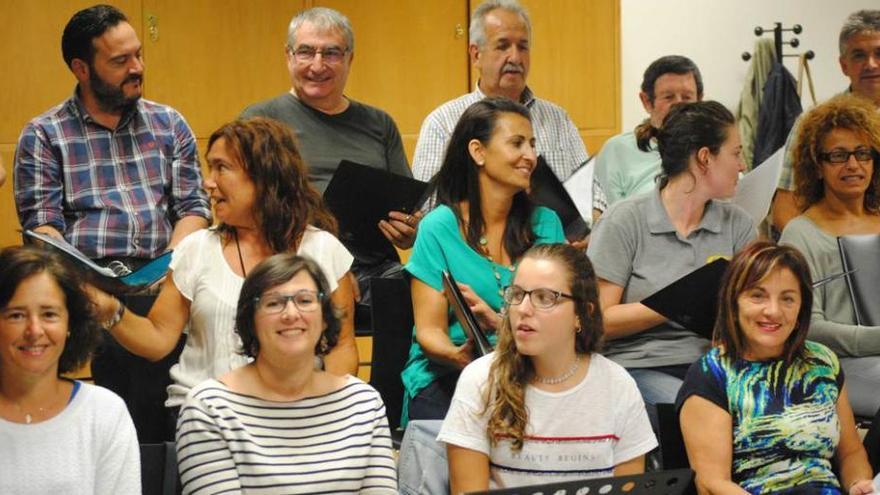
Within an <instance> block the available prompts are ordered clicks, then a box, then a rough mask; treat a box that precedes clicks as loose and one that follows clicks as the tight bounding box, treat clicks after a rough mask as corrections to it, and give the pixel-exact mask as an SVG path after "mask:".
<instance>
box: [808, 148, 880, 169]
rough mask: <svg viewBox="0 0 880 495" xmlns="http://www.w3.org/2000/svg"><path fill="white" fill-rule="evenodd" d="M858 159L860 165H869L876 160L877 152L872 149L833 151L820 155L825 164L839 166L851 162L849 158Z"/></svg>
mask: <svg viewBox="0 0 880 495" xmlns="http://www.w3.org/2000/svg"><path fill="white" fill-rule="evenodd" d="M851 156H854V157H856V161H858V162H860V163H867V162H869V161H871V160H873V159H874V157H875V156H876V152H875V151H874V150H872V149H871V148H858V149H854V150H852V151H849V150H833V151H823V152H821V153H819V159H820V160H822V161H823V162H828V163H833V164H835V165H839V164H841V163H846V162H848V161H849V157H851Z"/></svg>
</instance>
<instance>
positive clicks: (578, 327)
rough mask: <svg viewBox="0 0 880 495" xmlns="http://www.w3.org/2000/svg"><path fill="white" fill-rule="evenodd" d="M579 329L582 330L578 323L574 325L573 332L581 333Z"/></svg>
mask: <svg viewBox="0 0 880 495" xmlns="http://www.w3.org/2000/svg"><path fill="white" fill-rule="evenodd" d="M581 330H583V328H581V326H580V325H578V326H577V327H575V329H574V333H581Z"/></svg>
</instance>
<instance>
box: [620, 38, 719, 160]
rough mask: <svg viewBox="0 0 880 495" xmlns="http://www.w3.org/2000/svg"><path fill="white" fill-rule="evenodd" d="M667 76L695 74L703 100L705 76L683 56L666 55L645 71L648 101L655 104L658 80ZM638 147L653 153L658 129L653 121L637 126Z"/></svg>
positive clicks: (644, 78) (643, 87)
mask: <svg viewBox="0 0 880 495" xmlns="http://www.w3.org/2000/svg"><path fill="white" fill-rule="evenodd" d="M666 74H678V75H680V76H684V75H687V74H693V76H694V82H695V83H696V85H697V99H698V100H702V99H703V75H702V74H700V69H699V67H697V64H695V63H694V61H693V60H691V59H689V58H687V57H684V56H681V55H666V56H665V57H660V58H658V59H657V60H655V61H653V62H651V65H649V66H648V68H647V69H645V74H644V75H643V76H642V92H644V93H645V94H646V95H648V100H649V101H650V102H651V103H652V104H653V103H654V98H656V96H657V95H656V94H655V93H654V91H655V85H656V83H657V79H660V77H661V76H665V75H666ZM635 134H636V145H637V146H638V148H639V149H640V150H642V151H645V152H647V151H651V139H652V138H654V137H656V135H657V129H656V128H655V127H654V126H652V125H651V119H650V118H647V119H645V120H644V121H643V122H642V123H641V124H639V125H638V126H636V130H635Z"/></svg>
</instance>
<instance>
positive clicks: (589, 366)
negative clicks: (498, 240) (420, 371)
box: [438, 244, 657, 493]
mask: <svg viewBox="0 0 880 495" xmlns="http://www.w3.org/2000/svg"><path fill="white" fill-rule="evenodd" d="M504 301H505V304H506V315H505V318H504V320H503V322H502V325H501V328H500V330H499V335H498V345H497V347H496V349H495V352H493V353H491V354H488V355H486V356H483V357H482V358H480V359H477V360H476V361H474V362H473V363H471V364H470V365H468V366H467V367H466V368H465V369H464V371H463V372H462V374H461V378H459V382H458V387H457V388H456V390H455V395H454V397H453V399H452V405H451V406H450V409H449V413H448V414H447V416H446V419H445V420H444V422H443V427H442V430H441V432H440V435H439V437H438V440H439V441H442V442H445V443H446V444H447V454H448V459H449V474H450V488H451V492H452V493H461V492H470V491H478V490H486V489H490V488H503V487H515V486H524V485H531V484H536V483H541V482H544V483H546V482H549V481H552V480H560V479H571V480H573V479H582V478H590V477H606V476H612V475H613V476H620V475H626V474H634V473H640V472H642V471H644V465H645V462H644V459H645V454H646V453H647V452H648V451H650V450H651V449H653V448H654V447H655V446H656V445H657V441H656V440H655V438H654V434H653V433H652V432H651V425H650V422H649V421H648V416H647V413H646V412H645V404H644V402H642V399H641V396H640V395H639V390H638V388H637V387H636V384H635V382H634V381H633V379H632V378H631V377H630V376H629V374H627V372H626V371H625V370H624V369H623V368H622V367H621V366H619V365H617V364H615V363H613V362H612V361H611V360H609V359H607V358H605V357H603V356H602V355H601V354H598V352H597V350H598V349H599V346H600V344H601V341H602V314H601V312H600V309H599V299H598V291H597V289H596V275H595V273H594V272H593V267H592V265H591V264H590V261H589V259H587V257H586V255H585V254H584V253H583V252H581V251H578V250H577V249H575V248H573V247H571V246H569V245H566V244H545V245H538V246H535V247H533V248H531V249H530V250H529V251H527V252H526V254H525V255H524V256H523V259H522V261H520V264H519V268H518V269H517V271H516V275H515V277H514V280H513V284H512V285H511V286H509V287H507V289H506V290H505V292H504Z"/></svg>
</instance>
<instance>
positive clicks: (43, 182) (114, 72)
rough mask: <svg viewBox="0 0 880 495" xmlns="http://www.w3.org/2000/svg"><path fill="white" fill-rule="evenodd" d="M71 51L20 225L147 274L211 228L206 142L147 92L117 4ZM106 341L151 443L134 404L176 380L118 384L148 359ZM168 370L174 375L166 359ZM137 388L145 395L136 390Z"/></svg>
mask: <svg viewBox="0 0 880 495" xmlns="http://www.w3.org/2000/svg"><path fill="white" fill-rule="evenodd" d="M61 50H62V54H63V56H64V61H65V63H66V64H67V66H68V67H69V68H70V71H71V72H72V73H73V75H74V77H75V78H76V80H77V85H76V88H75V90H74V92H73V95H72V96H71V97H70V98H68V99H67V100H65V101H64V102H62V103H61V104H60V105H58V106H56V107H54V108H52V109H50V110H49V111H47V112H46V113H44V114H42V115H39V116H37V117H35V118H34V119H33V120H31V121H30V122H29V123H28V124H27V125H26V126H25V128H24V130H23V131H22V133H21V137H20V138H19V141H18V147H17V148H16V151H15V167H14V170H13V177H14V193H15V203H16V208H17V211H18V218H19V221H20V222H21V226H22V228H25V229H32V230H35V231H38V232H42V233H45V234H48V235H51V236H55V237H60V238H62V237H63V238H64V239H66V240H67V241H68V242H70V243H71V244H72V245H73V246H75V247H76V248H77V249H79V250H80V251H82V252H83V253H84V254H85V255H86V256H88V257H90V258H92V259H94V260H95V261H96V262H98V263H99V264H101V265H107V264H109V263H111V262H121V263H124V264H125V265H126V266H128V267H129V268H130V269H132V270H134V269H137V268H138V267H139V266H140V265H142V264H144V263H145V262H147V261H149V260H150V259H152V258H154V257H156V256H157V255H159V254H161V253H162V252H164V251H166V250H168V249H171V248H173V247H174V245H175V244H176V243H177V242H178V241H180V240H181V239H182V238H183V237H185V236H186V235H187V234H189V233H190V232H193V231H194V230H197V229H201V228H204V227H207V226H208V220H209V219H210V207H209V204H208V198H207V196H206V195H205V192H204V191H203V190H202V177H201V172H200V170H199V162H198V156H197V150H196V142H195V138H194V137H193V134H192V131H191V130H190V128H189V126H188V125H187V124H186V122H185V121H184V119H183V117H182V116H181V115H180V114H179V113H178V112H177V111H176V110H174V109H173V108H171V107H168V106H165V105H160V104H158V103H154V102H151V101H147V100H144V99H142V98H141V93H142V91H143V72H144V64H143V60H142V57H141V43H140V41H139V40H138V37H137V34H136V33H135V31H134V28H132V26H131V24H129V23H128V20H127V19H126V17H125V14H123V13H122V12H120V11H119V10H117V9H116V8H114V7H111V6H109V5H96V6H93V7H89V8H87V9H84V10H81V11H79V12H77V13H76V14H74V15H73V17H72V18H71V19H70V21H69V22H68V23H67V26H66V27H65V28H64V34H63V35H62V38H61ZM105 345H106V346H108V347H105V348H104V353H103V354H102V355H100V356H96V359H95V361H94V362H93V369H92V371H93V375H94V377H95V381H96V382H98V384H99V385H108V386H110V387H111V388H112V389H113V390H114V391H115V392H117V393H119V394H120V395H122V396H123V398H125V399H126V402H127V403H128V406H129V409H130V410H131V412H132V417H133V418H134V420H135V424H136V426H138V433H139V435H140V437H141V438H140V439H141V441H147V440H152V439H153V438H155V437H154V435H153V434H152V433H145V431H144V429H143V428H144V426H145V425H147V426H148V425H149V421H148V420H149V416H150V415H151V414H150V413H144V414H140V411H139V410H138V407H136V406H133V403H132V400H136V401H143V400H145V399H147V398H149V397H151V394H152V393H153V392H156V393H158V395H159V397H158V407H160V408H161V407H162V402H164V399H163V398H162V396H164V393H165V392H164V388H165V384H164V383H162V380H161V379H160V378H158V377H156V376H155V373H156V369H155V368H149V369H150V370H151V371H149V372H146V373H144V374H143V375H142V376H141V378H143V379H144V380H146V381H147V383H138V384H135V383H119V382H120V380H121V381H125V378H123V377H127V374H128V372H129V371H132V372H134V370H133V369H132V368H134V367H137V366H141V365H142V366H147V365H146V363H142V360H141V361H137V359H139V358H134V357H133V356H131V355H130V354H127V353H126V352H125V351H124V350H122V348H121V347H118V344H116V343H115V341H113V339H107V342H106V344H105ZM111 346H112V347H111ZM120 353H123V354H122V355H125V356H126V358H123V359H125V361H126V362H125V363H116V365H118V366H119V367H115V365H113V364H110V363H109V362H106V361H102V360H103V358H108V359H116V358H119V357H120ZM129 357H130V358H131V359H129ZM175 359H176V358H175ZM136 362H141V365H135V364H134V363H136ZM105 364H106V365H107V367H106V368H105V366H104V365H105ZM164 371H165V375H166V377H167V366H166V367H165V368H164ZM151 373H152V374H153V376H150V374H151ZM105 380H112V383H108V382H107V381H105ZM129 387H131V388H132V389H133V391H136V392H137V393H134V394H132V395H131V397H127V395H128V394H127V393H126V391H127V390H126V389H127V388H129ZM145 387H146V388H147V389H148V390H145ZM160 411H161V409H160ZM139 419H142V420H144V423H141V422H139ZM153 422H155V417H154V418H153ZM157 435H159V436H163V435H162V434H161V433H157Z"/></svg>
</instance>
